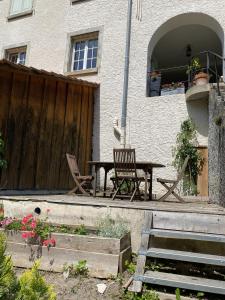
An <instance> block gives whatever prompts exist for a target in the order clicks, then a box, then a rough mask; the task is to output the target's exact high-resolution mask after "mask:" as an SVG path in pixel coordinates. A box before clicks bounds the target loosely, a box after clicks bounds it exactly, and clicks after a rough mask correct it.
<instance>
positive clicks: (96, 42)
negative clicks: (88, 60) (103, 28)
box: [93, 39, 98, 47]
mask: <svg viewBox="0 0 225 300" xmlns="http://www.w3.org/2000/svg"><path fill="white" fill-rule="evenodd" d="M93 47H98V40H97V39H96V40H93Z"/></svg>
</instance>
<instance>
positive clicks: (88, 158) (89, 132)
mask: <svg viewBox="0 0 225 300" xmlns="http://www.w3.org/2000/svg"><path fill="white" fill-rule="evenodd" d="M93 93H94V90H93V89H92V88H89V94H88V125H87V134H86V136H87V140H86V151H85V153H86V157H85V174H89V172H90V171H91V170H90V167H89V166H88V164H87V162H88V161H91V160H92V133H93V106H94V95H93Z"/></svg>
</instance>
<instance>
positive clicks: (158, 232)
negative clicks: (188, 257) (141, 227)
mask: <svg viewBox="0 0 225 300" xmlns="http://www.w3.org/2000/svg"><path fill="white" fill-rule="evenodd" d="M145 233H149V234H150V235H152V236H155V237H160V238H171V239H185V240H187V239H188V240H196V241H207V242H216V243H225V236H224V235H219V234H206V233H197V232H187V231H177V230H164V229H151V230H148V231H145Z"/></svg>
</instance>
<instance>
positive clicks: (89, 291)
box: [16, 268, 130, 300]
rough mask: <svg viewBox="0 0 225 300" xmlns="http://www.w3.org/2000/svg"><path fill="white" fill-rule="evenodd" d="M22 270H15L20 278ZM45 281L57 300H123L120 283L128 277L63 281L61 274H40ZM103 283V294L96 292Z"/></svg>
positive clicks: (125, 275) (79, 277) (125, 274)
mask: <svg viewBox="0 0 225 300" xmlns="http://www.w3.org/2000/svg"><path fill="white" fill-rule="evenodd" d="M23 272H24V269H20V268H17V269H16V274H17V276H20V275H21V274H22V273H23ZM41 273H42V274H43V276H44V277H45V279H46V281H47V282H48V283H50V284H52V285H54V290H55V292H56V293H57V300H119V299H121V300H122V299H123V298H124V297H123V295H124V292H123V288H122V284H121V282H122V283H125V282H126V281H127V280H128V279H129V277H130V275H129V274H128V273H124V275H123V279H121V281H120V279H119V277H118V279H115V280H113V279H110V280H101V279H97V278H91V277H87V278H86V277H82V276H78V277H75V278H68V279H67V280H64V278H63V275H62V273H53V272H41ZM99 283H105V284H106V286H107V288H106V291H105V292H104V294H103V295H102V294H100V293H99V292H98V291H97V284H99Z"/></svg>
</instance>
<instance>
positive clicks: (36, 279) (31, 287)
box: [16, 261, 56, 300]
mask: <svg viewBox="0 0 225 300" xmlns="http://www.w3.org/2000/svg"><path fill="white" fill-rule="evenodd" d="M39 265H40V262H39V261H37V262H35V263H34V265H33V267H32V269H31V270H27V271H26V272H24V273H23V274H22V276H21V277H20V279H19V292H18V294H17V297H16V300H56V293H55V292H54V290H53V287H52V286H51V285H49V284H47V283H46V281H45V279H44V277H43V276H41V274H40V272H39V270H38V268H39Z"/></svg>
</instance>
